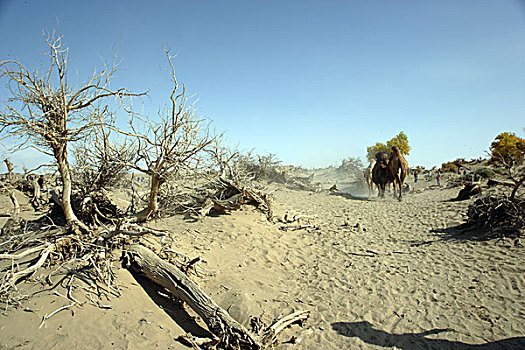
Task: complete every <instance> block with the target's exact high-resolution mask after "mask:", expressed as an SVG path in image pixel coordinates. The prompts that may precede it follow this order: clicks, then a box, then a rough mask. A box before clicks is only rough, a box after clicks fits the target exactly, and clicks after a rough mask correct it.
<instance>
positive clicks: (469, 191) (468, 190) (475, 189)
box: [452, 182, 481, 201]
mask: <svg viewBox="0 0 525 350" xmlns="http://www.w3.org/2000/svg"><path fill="white" fill-rule="evenodd" d="M480 193H481V186H480V185H479V184H476V183H471V182H468V183H466V184H465V186H464V187H463V188H462V189H461V190H460V191H459V193H458V195H457V197H456V198H454V199H452V201H464V200H467V199H470V197H472V196H475V195H477V194H480Z"/></svg>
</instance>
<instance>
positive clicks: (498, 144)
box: [490, 132, 525, 168]
mask: <svg viewBox="0 0 525 350" xmlns="http://www.w3.org/2000/svg"><path fill="white" fill-rule="evenodd" d="M490 151H491V155H492V157H491V159H490V161H491V162H494V163H497V164H501V165H503V166H504V167H505V168H510V167H512V166H514V165H520V164H523V163H524V161H525V139H522V138H520V137H518V136H516V135H515V134H514V133H512V132H503V133H501V134H499V135H498V136H496V139H495V140H494V141H493V142H492V144H491V145H490Z"/></svg>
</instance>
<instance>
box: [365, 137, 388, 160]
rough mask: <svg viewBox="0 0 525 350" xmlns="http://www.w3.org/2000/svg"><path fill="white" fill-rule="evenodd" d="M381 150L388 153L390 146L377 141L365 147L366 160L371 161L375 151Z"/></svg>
mask: <svg viewBox="0 0 525 350" xmlns="http://www.w3.org/2000/svg"><path fill="white" fill-rule="evenodd" d="M378 152H383V153H386V154H388V152H390V148H389V147H388V146H387V145H385V144H384V143H381V142H378V143H376V144H375V145H374V146H370V147H367V149H366V158H367V159H368V161H369V162H370V161H372V160H374V159H375V157H376V153H378Z"/></svg>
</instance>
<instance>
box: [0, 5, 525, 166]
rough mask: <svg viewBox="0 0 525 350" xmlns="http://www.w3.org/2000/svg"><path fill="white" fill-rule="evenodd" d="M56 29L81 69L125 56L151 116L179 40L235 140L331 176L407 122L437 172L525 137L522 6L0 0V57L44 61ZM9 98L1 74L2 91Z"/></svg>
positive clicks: (183, 61)
mask: <svg viewBox="0 0 525 350" xmlns="http://www.w3.org/2000/svg"><path fill="white" fill-rule="evenodd" d="M101 9H103V11H101ZM79 13H82V17H80V16H79ZM28 18H30V19H31V20H29V21H28V20H27V19H28ZM173 18H176V19H177V20H176V21H173ZM54 30H58V31H59V32H60V34H61V35H63V37H64V42H65V44H66V45H67V46H68V47H69V58H70V69H71V71H70V73H71V74H73V75H74V74H76V73H75V72H78V74H79V76H80V77H83V76H85V75H86V74H90V73H91V72H92V71H93V69H95V68H97V69H98V68H100V67H101V58H102V59H105V60H108V61H110V60H111V59H112V57H113V50H118V53H119V58H120V59H122V60H123V62H122V64H121V66H120V68H121V70H120V71H119V72H118V76H117V77H115V79H114V80H113V81H112V86H113V87H125V88H127V89H129V90H132V91H144V90H146V89H150V97H149V98H147V99H145V101H143V103H137V106H136V107H137V108H138V109H140V110H141V111H142V112H143V113H144V114H147V115H150V116H152V117H153V118H154V117H155V116H156V115H157V111H158V110H159V108H163V107H164V106H165V105H166V102H167V101H168V100H169V93H170V92H171V85H170V84H171V82H170V79H169V75H168V74H167V72H166V70H165V69H166V67H167V62H166V58H165V57H164V52H163V48H164V45H167V46H168V47H169V48H170V49H171V50H172V52H173V53H174V54H175V53H176V54H177V56H176V58H175V60H174V64H175V70H176V74H177V78H178V80H179V81H180V82H181V83H184V84H185V86H186V88H187V91H188V95H194V96H195V97H196V99H198V103H197V108H198V112H199V113H200V114H201V115H202V116H204V117H206V118H209V119H210V120H211V121H212V122H213V127H214V128H215V129H216V130H217V132H219V133H222V132H224V133H225V136H226V139H227V140H228V141H227V142H228V145H231V146H234V147H235V146H238V147H239V148H240V149H241V150H243V151H249V150H252V149H253V150H254V151H255V153H258V154H261V155H265V154H269V153H271V154H275V155H276V156H277V158H278V159H279V160H281V161H282V164H283V165H293V166H300V167H303V168H306V169H314V168H317V169H322V168H327V167H330V166H338V165H340V164H341V161H342V160H343V159H347V158H349V157H354V158H360V159H361V161H362V162H363V165H364V166H366V165H367V163H368V162H367V160H366V149H367V147H369V146H373V145H374V144H375V143H376V142H383V143H385V142H386V141H388V140H389V139H391V138H392V137H394V136H395V135H397V134H398V133H399V132H400V131H404V132H405V133H406V135H407V136H408V141H409V145H410V146H411V152H410V154H409V155H408V156H407V157H406V158H407V161H408V163H409V166H411V167H415V166H418V165H420V166H424V167H425V168H427V169H430V168H432V167H433V166H437V167H440V166H441V164H442V163H446V162H449V161H453V160H455V159H457V158H464V159H478V158H480V157H481V158H485V157H487V155H486V152H487V151H488V150H489V146H490V144H491V142H492V141H493V140H494V138H495V137H496V136H497V135H498V134H500V133H501V132H505V131H507V132H513V133H515V134H516V135H518V136H519V137H522V138H523V137H525V131H524V127H525V122H524V120H525V118H524V112H525V79H524V78H525V40H523V38H524V37H525V3H524V2H523V1H519V0H501V1H475V0H466V1H462V2H457V1H453V0H444V1H439V2H421V1H416V0H407V1H403V2H397V1H367V2H361V1H335V0H333V1H332V0H328V1H323V2H319V1H314V0H307V1H287V2H282V1H276V0H269V1H265V2H244V1H236V0H225V1H221V2H216V1H211V0H203V1H199V2H187V1H166V0H159V1H154V2H152V3H144V2H142V1H138V0H129V1H112V2H104V1H100V0H94V1H90V2H70V1H66V0H56V1H53V2H42V1H32V0H28V1H24V2H20V1H15V0H0V41H1V42H2V45H1V46H0V60H5V59H17V60H20V61H21V62H22V63H24V64H27V66H28V67H29V68H30V69H31V70H35V69H37V68H39V67H40V64H42V63H45V57H44V55H43V54H42V53H43V52H44V51H45V49H46V48H45V43H44V40H43V37H42V31H47V32H52V31H54ZM73 75H72V76H73ZM8 98H9V95H8V94H7V92H6V88H5V80H3V79H0V100H2V101H5V100H6V99H8ZM117 117H118V118H119V119H120V120H121V122H120V123H123V120H125V119H126V116H125V114H124V113H122V112H121V111H120V112H118V113H117ZM6 146H7V144H6V143H4V144H3V145H0V156H1V157H2V159H1V162H0V172H2V173H5V172H6V168H5V164H4V163H3V159H4V158H5V157H10V158H11V159H12V161H13V163H14V164H15V166H16V167H17V169H20V170H21V169H22V168H23V167H24V166H25V167H27V168H34V167H36V166H38V165H40V164H42V163H44V162H45V159H46V158H45V157H43V156H42V155H41V154H39V153H35V152H36V151H34V150H26V151H24V152H22V153H18V154H16V155H12V154H11V155H10V154H9V152H8V150H7V149H6Z"/></svg>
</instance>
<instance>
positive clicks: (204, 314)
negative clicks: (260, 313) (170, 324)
mask: <svg viewBox="0 0 525 350" xmlns="http://www.w3.org/2000/svg"><path fill="white" fill-rule="evenodd" d="M127 253H128V257H129V262H130V263H131V264H132V265H131V266H137V267H138V268H139V269H140V271H141V272H142V273H144V274H145V275H146V277H148V278H149V279H151V280H152V281H154V282H155V283H158V284H160V285H161V286H163V287H164V288H166V289H167V290H168V291H170V292H171V293H173V294H174V295H176V296H178V297H180V298H181V299H182V300H183V301H184V302H186V303H187V304H188V305H189V306H190V307H191V308H192V309H193V310H194V311H195V312H196V313H197V314H198V315H199V316H200V317H201V318H202V319H203V320H204V322H205V323H206V325H207V326H208V328H209V330H210V331H211V332H212V333H213V334H215V335H217V336H218V337H219V338H221V341H222V342H223V343H224V344H226V346H227V347H238V348H240V349H260V348H261V345H260V343H259V342H258V341H257V340H256V338H255V337H254V335H252V334H251V333H250V332H249V331H248V330H247V329H246V328H245V327H244V326H243V325H241V324H240V323H239V322H237V321H236V320H235V319H233V318H232V317H231V316H230V315H229V314H228V312H227V311H226V310H224V309H223V308H221V307H220V306H219V305H217V304H216V303H215V302H214V301H213V300H212V299H211V298H210V297H209V296H208V295H206V293H204V292H203V291H202V290H201V289H200V288H199V286H198V285H197V284H196V283H195V282H193V281H192V280H190V279H189V278H188V277H187V276H186V275H185V274H184V273H183V272H182V271H180V270H179V269H178V268H177V267H175V266H174V265H172V264H170V263H168V262H166V261H164V260H162V259H161V258H160V257H158V256H157V255H156V254H155V253H154V252H152V251H151V250H150V249H148V248H146V247H144V246H141V245H132V246H130V247H129V248H128V249H127Z"/></svg>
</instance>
